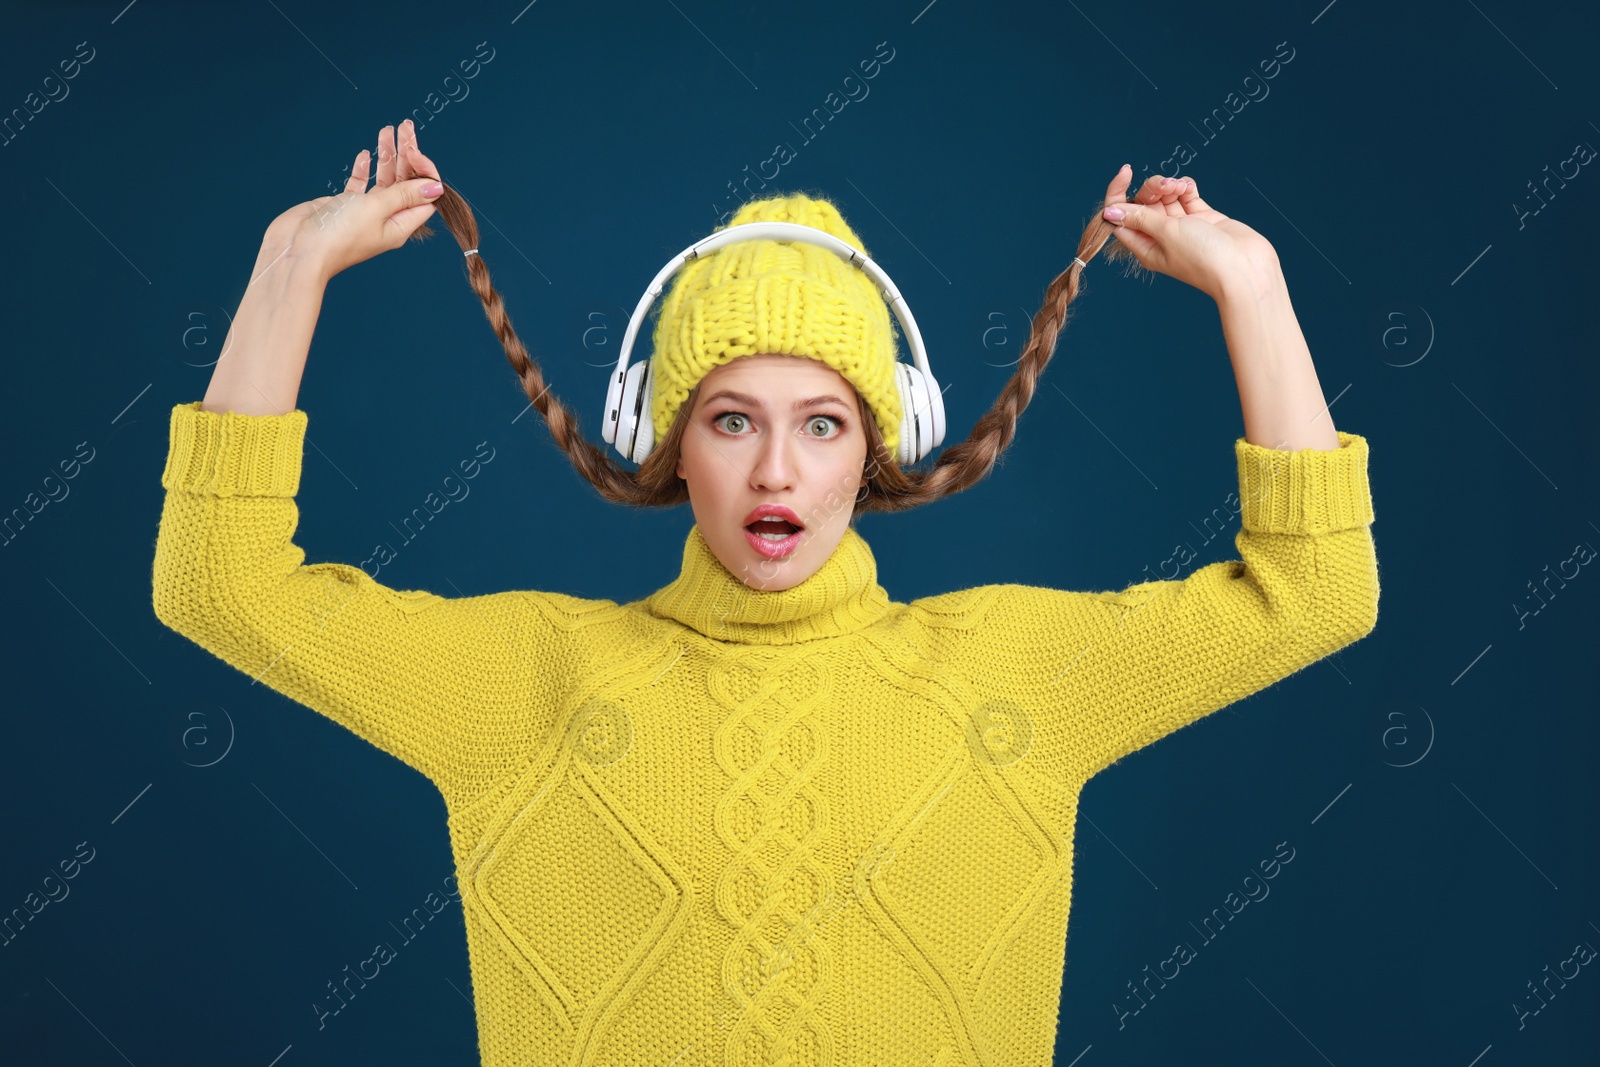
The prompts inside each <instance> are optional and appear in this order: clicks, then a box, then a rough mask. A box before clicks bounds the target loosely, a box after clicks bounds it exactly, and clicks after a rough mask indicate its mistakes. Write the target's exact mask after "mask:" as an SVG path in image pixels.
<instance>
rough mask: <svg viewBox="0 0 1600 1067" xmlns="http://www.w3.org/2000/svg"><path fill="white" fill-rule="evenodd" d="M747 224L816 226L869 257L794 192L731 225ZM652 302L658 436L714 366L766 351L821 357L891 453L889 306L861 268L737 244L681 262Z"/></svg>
mask: <svg viewBox="0 0 1600 1067" xmlns="http://www.w3.org/2000/svg"><path fill="white" fill-rule="evenodd" d="M747 222H798V223H800V224H802V225H805V226H814V227H816V228H817V229H819V230H823V231H825V232H827V233H830V234H832V235H833V236H835V237H837V238H839V239H840V240H842V241H845V242H848V243H849V244H851V245H853V246H854V247H856V248H858V249H860V250H861V252H862V254H863V255H867V256H869V258H870V255H871V254H870V253H869V252H867V249H866V248H865V246H863V245H862V243H861V238H860V237H857V236H856V233H855V231H854V230H852V229H851V228H850V227H849V225H847V224H846V223H845V221H844V218H843V217H842V216H841V215H840V214H839V209H838V208H837V207H835V206H834V205H833V204H832V203H831V202H830V201H827V200H822V199H816V198H813V197H810V196H806V195H804V194H799V193H797V194H794V195H790V196H775V197H769V198H767V199H764V200H752V201H750V202H749V203H746V204H745V205H744V206H743V207H741V208H740V209H739V210H738V212H737V213H736V214H735V215H734V216H733V218H732V219H731V220H730V221H729V222H728V225H729V226H740V225H743V224H744V223H747ZM717 229H718V230H721V229H723V227H718V228H717ZM657 306H658V307H659V308H660V317H659V318H658V319H657V321H656V328H655V350H654V352H653V353H652V355H651V356H650V375H651V378H652V379H653V381H652V385H651V389H652V391H653V396H652V400H651V405H650V420H651V422H652V424H653V425H654V427H655V434H656V440H658V441H659V440H662V439H663V438H665V437H666V435H667V431H668V430H669V429H670V428H671V427H672V420H673V419H674V418H675V417H676V416H677V413H678V409H679V408H680V407H682V406H683V402H684V401H685V400H686V399H688V396H689V390H691V389H693V388H694V387H695V386H696V385H697V384H698V383H699V381H700V379H702V378H704V377H705V376H706V375H707V374H709V373H711V371H712V370H713V369H715V368H716V367H718V366H720V365H721V364H723V363H727V362H729V361H730V360H734V359H737V358H739V357H740V356H749V355H757V354H760V353H766V352H773V353H781V354H785V355H791V356H807V357H809V358H811V359H817V360H821V361H822V362H823V363H826V364H827V365H828V366H830V367H832V368H833V369H834V370H836V371H838V372H839V373H840V374H841V375H843V376H844V378H845V379H846V380H847V381H848V382H850V384H851V385H853V386H855V388H856V390H857V391H858V392H860V394H861V397H862V399H863V400H864V401H865V402H866V406H867V408H868V409H869V410H870V411H871V412H872V415H873V418H874V420H875V421H876V422H877V424H878V432H879V433H880V434H882V435H883V443H884V445H885V446H887V448H888V449H889V454H890V455H891V456H892V455H895V454H896V450H897V449H898V448H899V445H900V416H901V411H900V391H899V389H898V387H897V386H896V383H895V368H894V362H895V347H894V333H893V331H892V329H891V327H890V324H889V318H890V314H889V305H888V304H886V303H884V300H883V296H882V294H881V293H880V292H879V291H878V287H877V285H876V284H875V283H874V282H873V281H872V279H871V278H869V277H868V276H867V274H866V272H865V271H863V270H862V269H861V268H860V267H857V266H852V265H851V264H850V263H849V262H848V261H846V260H844V259H842V258H840V257H839V255H838V254H836V253H834V252H831V251H829V250H828V249H826V248H821V247H819V246H817V245H812V244H803V243H800V242H790V241H769V240H762V241H740V242H737V243H735V244H731V245H727V246H725V247H723V248H721V249H719V250H717V251H716V252H713V253H712V254H710V255H708V256H703V257H700V258H698V259H695V260H692V261H690V262H689V263H687V264H685V265H684V267H683V268H682V269H680V270H679V271H678V272H677V274H675V275H674V276H673V280H672V284H671V286H670V287H669V288H668V290H667V292H666V293H665V294H663V296H662V298H661V300H660V301H659V302H658V305H657Z"/></svg>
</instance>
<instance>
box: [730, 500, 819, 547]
mask: <svg viewBox="0 0 1600 1067" xmlns="http://www.w3.org/2000/svg"><path fill="white" fill-rule="evenodd" d="M804 532H805V526H804V525H803V524H802V523H801V522H800V516H798V515H796V514H795V513H794V511H793V510H791V509H789V508H787V507H784V506H783V505H782V504H762V505H761V506H759V507H757V508H756V509H755V510H753V511H751V512H750V514H748V515H746V516H745V517H744V536H745V540H747V541H749V542H750V547H751V548H754V549H755V550H756V551H757V552H759V553H761V554H762V555H763V556H766V557H767V558H768V559H780V558H782V557H784V556H787V555H788V554H789V553H791V552H793V551H794V550H795V549H796V548H797V547H798V546H799V544H800V536H801V534H803V533H804Z"/></svg>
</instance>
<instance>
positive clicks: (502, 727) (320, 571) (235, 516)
mask: <svg viewBox="0 0 1600 1067" xmlns="http://www.w3.org/2000/svg"><path fill="white" fill-rule="evenodd" d="M306 425H307V416H306V413H305V412H303V411H299V410H296V411H293V412H290V413H288V414H286V415H245V414H239V413H235V412H226V413H223V412H211V411H204V410H201V408H200V403H199V402H194V403H188V404H179V405H177V406H176V407H174V408H173V409H172V415H171V437H170V441H169V446H168V454H167V463H166V469H165V471H164V472H163V473H162V476H161V484H162V485H163V487H165V489H166V497H165V501H164V503H163V506H162V512H161V524H160V529H159V532H158V534H157V538H156V551H155V563H154V567H153V599H154V607H155V614H156V617H157V618H158V619H160V620H161V622H162V623H164V624H165V625H166V626H168V627H170V628H171V629H173V630H175V631H177V632H178V633H180V634H183V635H184V636H185V637H188V638H189V639H190V640H192V641H194V642H195V643H196V644H198V645H200V646H201V647H202V648H204V649H206V650H207V651H209V652H211V653H213V654H214V655H216V656H217V657H219V658H220V659H222V660H223V661H225V662H227V663H228V664H230V665H232V666H234V667H237V668H238V669H239V670H241V671H243V672H244V673H246V674H248V675H250V677H251V678H252V679H253V680H254V681H255V682H259V683H261V684H262V685H265V686H268V687H269V688H272V689H275V690H277V691H278V692H279V693H282V694H283V695H285V696H287V697H289V698H290V699H292V700H295V701H297V702H299V703H301V704H304V705H306V706H308V707H310V708H312V709H313V710H315V711H317V712H319V713H321V714H323V715H325V716H327V717H328V718H330V719H332V720H334V721H335V722H337V723H339V724H340V725H342V726H344V727H346V728H347V729H349V730H351V731H353V732H354V733H356V734H357V735H359V736H360V737H362V738H363V739H365V740H367V741H368V742H370V743H371V744H373V745H375V746H376V747H377V748H379V749H381V750H382V751H384V752H386V753H388V754H390V755H392V756H395V757H396V758H398V759H400V760H401V761H403V762H404V763H406V764H407V765H408V766H410V767H412V768H413V769H415V770H417V771H419V772H421V773H422V774H424V775H425V776H427V777H428V778H429V779H430V780H431V781H433V782H434V783H435V784H436V785H437V786H438V787H439V788H440V791H441V792H442V793H444V794H445V795H446V797H447V798H448V799H452V800H456V799H463V798H465V797H468V796H471V795H474V794H476V793H478V792H479V791H481V790H483V789H484V788H486V787H487V785H488V784H489V783H490V782H492V781H493V780H494V779H496V778H497V777H499V776H500V775H501V774H502V773H504V772H505V771H507V770H509V769H510V768H511V767H512V765H513V764H514V762H515V761H516V758H517V757H518V756H519V755H521V754H522V753H524V752H526V751H527V750H529V749H530V748H531V747H536V746H537V745H538V744H539V743H540V741H542V740H543V738H544V737H545V736H547V734H548V730H549V727H550V725H551V723H552V722H553V721H554V715H555V707H554V705H555V702H556V700H557V699H558V697H559V692H560V691H561V688H562V685H563V684H564V676H565V675H566V674H568V673H570V663H569V660H570V658H571V657H570V654H569V653H570V652H571V642H572V639H573V634H574V632H575V631H576V629H577V623H578V621H579V619H580V618H581V617H582V616H583V615H585V614H588V613H590V612H593V611H594V610H596V609H599V608H604V607H607V606H611V602H610V601H589V600H580V599H579V598H576V597H568V596H564V595H562V594H556V593H533V592H521V591H511V592H503V593H494V594H490V595H487V596H475V597H462V598H457V599H446V598H444V597H440V596H436V595H434V594H432V593H429V592H426V591H422V590H410V591H401V590H395V589H391V588H389V587H388V586H386V585H383V584H381V583H380V582H378V581H376V580H375V579H373V578H372V577H371V576H370V575H368V574H367V573H366V571H364V570H362V569H361V568H360V567H354V566H348V565H344V564H337V563H316V564H310V565H307V564H305V563H304V560H305V552H304V551H303V550H302V549H301V548H300V547H299V546H298V545H296V544H295V543H294V542H293V540H292V538H293V536H294V532H295V529H296V526H297V525H298V521H299V512H298V509H297V507H296V505H295V502H294V496H295V494H296V493H297V492H298V490H299V483H300V468H301V459H302V446H303V442H304V438H305V432H306Z"/></svg>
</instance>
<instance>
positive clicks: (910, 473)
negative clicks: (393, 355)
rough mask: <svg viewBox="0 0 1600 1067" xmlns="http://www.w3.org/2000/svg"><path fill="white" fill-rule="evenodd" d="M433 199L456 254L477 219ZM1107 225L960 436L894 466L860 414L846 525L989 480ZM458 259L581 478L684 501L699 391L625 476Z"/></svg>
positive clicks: (472, 259) (646, 498)
mask: <svg viewBox="0 0 1600 1067" xmlns="http://www.w3.org/2000/svg"><path fill="white" fill-rule="evenodd" d="M433 203H434V207H436V208H437V209H438V211H439V215H440V217H441V218H442V219H443V220H444V223H445V225H446V226H447V227H448V228H449V229H450V232H451V233H452V234H453V235H454V236H455V238H456V241H457V242H458V243H459V244H460V246H461V248H462V250H463V251H465V250H468V249H476V248H477V247H478V223H477V219H476V218H475V217H474V215H473V213H472V209H471V208H470V207H468V205H467V202H466V200H465V198H463V197H462V196H461V195H460V194H459V193H457V192H456V191H455V190H454V189H452V188H451V187H450V186H449V185H448V184H446V185H445V187H444V194H443V195H442V196H440V197H439V198H438V199H437V200H435V201H434V202H433ZM1113 229H1114V227H1113V226H1112V224H1111V223H1109V222H1106V221H1105V220H1103V219H1102V218H1101V217H1100V211H1099V209H1098V208H1097V209H1096V211H1095V213H1094V222H1093V223H1092V224H1090V225H1089V227H1088V228H1087V229H1085V230H1084V232H1083V236H1082V237H1081V238H1079V241H1078V250H1077V255H1076V256H1075V258H1074V259H1073V262H1072V263H1071V264H1070V265H1069V266H1068V267H1067V269H1066V270H1064V271H1062V272H1061V273H1060V274H1059V275H1057V276H1056V278H1055V280H1053V281H1052V282H1051V283H1050V284H1049V285H1048V286H1047V287H1046V289H1045V294H1044V302H1043V305H1042V306H1041V307H1040V309H1039V311H1038V313H1037V314H1036V315H1034V317H1033V323H1032V329H1031V331H1030V334H1029V337H1028V341H1027V344H1026V345H1025V347H1024V348H1023V350H1022V356H1021V358H1020V359H1018V361H1017V369H1016V371H1015V373H1013V374H1012V376H1011V380H1010V381H1008V382H1006V384H1005V387H1004V388H1003V389H1001V391H1000V395H999V397H998V398H996V400H995V402H994V405H993V406H992V407H991V408H990V409H989V410H988V411H987V412H985V413H984V414H983V417H982V418H980V419H979V420H978V422H977V424H976V425H975V426H974V427H973V428H972V432H971V433H970V434H968V435H967V439H966V440H965V441H962V442H961V443H959V444H956V445H952V446H950V447H948V448H946V449H944V450H943V451H942V452H941V453H940V455H939V459H938V460H937V462H935V463H934V465H933V466H932V467H931V468H929V469H927V470H912V469H906V468H902V467H900V466H899V465H898V464H897V463H896V462H895V459H894V457H892V456H891V455H890V454H889V452H888V449H887V448H885V446H884V443H883V436H882V434H881V433H879V431H878V427H877V423H876V422H875V420H873V419H872V418H869V417H866V418H862V420H861V425H862V426H863V427H864V428H865V431H866V436H867V455H868V457H869V458H868V460H867V464H866V471H867V474H868V479H869V480H868V484H867V491H866V494H865V496H864V497H863V498H862V499H860V500H858V501H857V503H856V505H855V513H854V514H853V515H852V517H851V521H852V522H854V521H855V520H856V518H857V517H858V516H859V515H861V514H864V513H866V512H883V511H908V510H910V509H911V508H915V507H920V506H921V505H923V504H931V503H932V502H933V501H935V500H938V499H939V498H940V497H943V496H947V495H949V494H951V493H959V492H961V491H962V490H964V489H970V488H971V487H972V486H974V485H976V484H977V483H978V482H980V481H982V480H983V479H984V478H985V477H987V476H988V474H989V472H990V471H991V470H993V469H994V466H995V464H996V463H997V462H999V459H1000V457H1001V455H1002V454H1003V453H1004V452H1005V450H1006V449H1007V448H1009V447H1010V445H1011V442H1012V440H1013V439H1015V437H1016V434H1017V421H1018V420H1019V419H1020V418H1021V416H1022V412H1023V411H1024V409H1026V408H1027V406H1028V404H1029V403H1031V402H1032V401H1033V396H1034V392H1035V391H1036V389H1037V387H1038V381H1039V376H1040V375H1041V374H1043V373H1044V368H1045V366H1046V365H1047V364H1048V363H1049V362H1050V358H1051V356H1053V355H1054V354H1055V348H1056V341H1057V339H1058V338H1059V337H1060V335H1061V331H1062V329H1063V328H1064V327H1065V326H1066V324H1067V320H1068V319H1069V318H1070V317H1071V315H1070V312H1069V310H1068V305H1069V304H1071V303H1072V301H1073V300H1074V299H1075V298H1076V297H1077V296H1078V294H1079V293H1080V292H1081V291H1082V283H1081V278H1082V274H1083V265H1084V264H1086V263H1087V262H1088V261H1089V260H1091V259H1093V258H1094V256H1095V254H1096V253H1098V252H1099V251H1100V249H1101V248H1102V247H1103V246H1104V245H1105V243H1106V241H1107V240H1108V239H1109V238H1110V237H1111V232H1112V230H1113ZM433 234H434V231H433V230H432V229H431V228H430V227H428V226H426V225H424V226H422V227H421V228H419V229H418V230H417V231H416V232H415V233H413V234H412V235H411V239H412V240H415V241H421V240H426V239H427V238H429V237H431V236H433ZM1106 259H1107V260H1119V259H1123V260H1129V261H1132V262H1133V265H1134V268H1135V269H1137V261H1136V260H1134V259H1133V256H1132V255H1131V253H1129V252H1127V250H1126V249H1125V248H1124V247H1123V246H1122V245H1121V244H1120V243H1118V244H1117V245H1116V246H1115V247H1114V248H1113V249H1112V250H1111V251H1109V252H1107V253H1106ZM466 261H467V281H468V284H470V285H471V286H472V289H473V291H474V292H476V293H477V294H478V298H479V299H480V300H482V301H483V312H484V315H485V316H486V317H487V318H488V320H489V325H490V326H491V327H492V328H493V329H494V332H495V336H496V337H498V338H499V339H500V344H501V346H502V347H503V348H504V349H505V353H506V360H507V361H508V362H509V363H510V364H511V369H512V370H514V371H515V372H516V374H517V378H518V380H519V381H520V382H521V383H522V388H523V391H524V392H525V393H527V395H528V400H529V402H530V403H531V404H532V405H533V406H534V407H535V408H537V409H538V410H539V414H540V415H542V416H543V417H544V421H545V424H546V425H547V426H549V428H550V436H551V437H552V438H553V439H554V440H555V443H556V447H558V448H560V449H561V450H562V451H563V452H565V453H566V455H567V458H568V459H569V460H571V462H572V465H573V467H575V468H576V469H577V471H578V473H579V474H580V475H582V476H583V478H584V480H585V481H587V482H589V483H590V484H591V485H593V486H594V487H595V488H596V489H598V490H599V491H600V495H601V496H602V497H604V498H605V499H606V500H609V501H611V502H612V503H615V504H632V505H635V506H639V507H671V506H673V505H676V504H681V503H684V502H685V501H687V500H688V499H689V492H688V486H687V485H686V484H685V483H684V481H683V479H681V478H679V477H678V476H677V462H678V452H679V443H680V442H681V441H682V439H683V434H684V431H685V427H686V426H687V424H688V421H689V414H690V412H692V411H693V410H694V406H695V404H694V402H695V398H696V395H697V394H698V393H699V386H698V385H697V386H696V387H695V388H694V389H693V390H692V391H691V392H690V393H689V397H688V399H687V400H685V402H684V403H683V404H682V405H680V407H679V408H678V414H677V417H676V419H674V421H673V423H672V428H671V429H670V430H669V431H668V432H667V435H666V437H665V438H664V439H662V440H661V441H659V442H657V444H656V446H655V447H654V448H653V449H652V450H651V452H650V455H649V456H648V457H646V459H645V461H644V462H643V463H642V464H640V465H639V467H638V469H637V470H631V471H630V470H628V469H627V468H626V467H623V466H622V465H621V464H620V463H619V462H618V461H617V460H616V459H614V458H612V456H611V454H610V453H609V452H608V451H607V450H605V449H602V448H600V447H599V446H597V445H595V444H593V443H591V442H590V441H589V440H588V439H587V438H586V437H584V435H583V434H582V432H581V427H580V420H579V418H578V416H577V415H576V414H574V413H573V412H572V410H571V409H570V408H568V407H567V406H566V405H565V404H564V403H562V402H561V400H560V399H559V398H557V397H556V395H555V393H554V392H553V391H552V390H551V388H550V383H548V382H546V381H545V377H544V372H543V370H542V369H541V368H540V367H539V364H537V363H536V362H534V361H533V359H532V358H531V357H530V356H529V355H528V350H527V348H526V347H525V346H524V345H523V343H522V341H521V339H520V338H518V337H517V334H516V331H515V330H514V329H512V326H511V316H510V314H509V313H508V312H507V311H506V307H505V301H504V299H502V298H501V296H500V294H499V292H498V291H496V290H495V288H494V285H493V284H492V283H491V282H490V280H489V266H488V264H487V263H485V262H484V260H483V256H482V255H481V254H477V253H473V254H471V255H468V256H466ZM856 401H857V407H858V410H860V411H866V410H868V408H867V405H866V404H865V403H864V402H863V401H862V398H861V395H860V394H859V393H857V394H856Z"/></svg>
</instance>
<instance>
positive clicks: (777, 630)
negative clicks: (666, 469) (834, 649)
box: [645, 523, 892, 645]
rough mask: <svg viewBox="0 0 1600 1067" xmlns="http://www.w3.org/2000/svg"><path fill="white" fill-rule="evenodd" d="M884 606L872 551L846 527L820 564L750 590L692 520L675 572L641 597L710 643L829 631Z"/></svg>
mask: <svg viewBox="0 0 1600 1067" xmlns="http://www.w3.org/2000/svg"><path fill="white" fill-rule="evenodd" d="M891 606H892V601H891V600H890V599H889V594H888V592H887V591H886V590H885V589H884V588H883V587H882V586H881V585H879V584H878V564H877V560H875V559H874V558H873V556H872V549H871V548H869V547H868V546H867V542H866V540H865V539H864V538H862V536H861V535H860V534H859V533H857V532H856V531H855V530H853V529H850V528H848V527H846V529H845V533H844V537H843V538H842V539H840V541H839V544H838V547H836V548H835V549H834V550H833V555H832V556H829V557H828V562H826V563H824V564H823V565H822V567H821V568H820V569H819V570H818V571H817V572H816V573H815V574H813V575H812V576H811V577H809V578H807V579H806V580H805V581H803V582H801V583H800V584H799V585H796V586H794V587H793V588H790V589H783V590H779V591H776V592H772V591H765V590H757V589H752V588H751V587H750V586H748V585H746V584H745V583H744V582H742V581H741V580H740V579H739V578H738V577H736V576H735V575H734V574H732V573H731V572H730V571H729V570H728V569H727V568H726V567H724V566H723V565H722V561H721V560H719V559H718V558H717V557H716V554H715V553H714V552H712V551H711V546H710V545H709V544H707V543H706V539H705V535H704V534H703V533H702V532H701V531H700V526H699V524H698V523H697V524H695V525H694V526H693V527H691V528H690V530H689V536H688V539H687V540H686V541H685V542H684V546H683V570H682V571H681V572H680V573H679V575H678V577H677V578H676V579H675V580H674V581H673V582H672V583H671V584H670V585H667V586H664V587H663V588H661V589H659V590H657V591H656V592H655V593H654V594H652V595H651V596H650V597H649V598H648V599H647V600H646V601H645V608H646V610H648V611H649V612H650V613H651V614H653V615H656V616H659V617H662V618H668V619H676V620H677V621H678V622H681V623H683V624H684V625H685V626H688V627H690V628H691V629H694V630H698V631H699V632H700V633H702V634H705V635H706V636H707V637H710V638H712V639H714V640H717V641H736V642H739V643H742V644H751V645H786V644H794V643H797V642H801V641H814V640H816V639H818V638H822V637H837V636H839V635H840V634H846V633H851V632H853V631H855V630H859V629H862V628H863V627H866V626H870V625H871V624H872V623H874V622H877V621H878V620H879V619H881V618H883V616H885V615H887V614H888V613H889V611H890V608H891Z"/></svg>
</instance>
